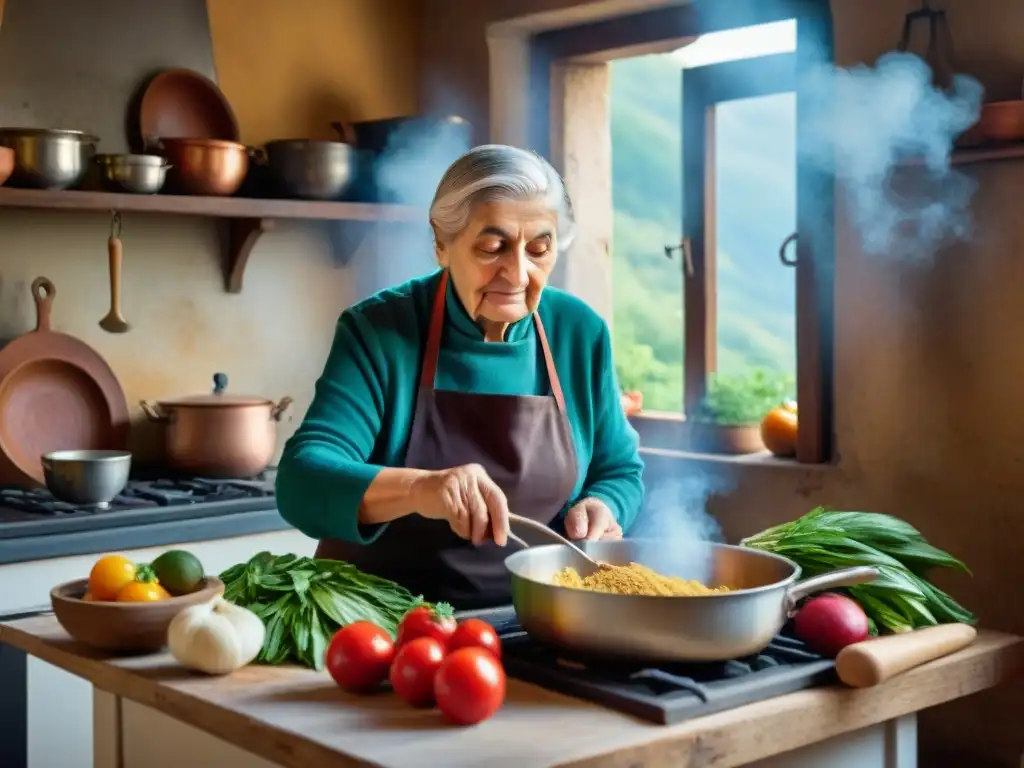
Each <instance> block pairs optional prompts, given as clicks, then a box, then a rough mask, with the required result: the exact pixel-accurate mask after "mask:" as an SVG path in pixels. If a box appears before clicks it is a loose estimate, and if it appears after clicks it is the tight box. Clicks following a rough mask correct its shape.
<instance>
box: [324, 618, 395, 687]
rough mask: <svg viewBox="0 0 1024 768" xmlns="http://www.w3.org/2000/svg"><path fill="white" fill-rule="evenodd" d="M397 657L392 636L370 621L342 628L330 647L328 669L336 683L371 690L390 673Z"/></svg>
mask: <svg viewBox="0 0 1024 768" xmlns="http://www.w3.org/2000/svg"><path fill="white" fill-rule="evenodd" d="M394 657H395V645H394V643H392V642H391V636H390V635H388V633H387V632H385V631H384V630H383V629H381V628H380V627H378V626H377V625H376V624H373V623H372V622H369V621H354V622H352V623H351V624H349V625H347V626H344V627H342V628H341V629H339V630H338V631H337V633H335V635H334V637H333V638H331V644H330V645H329V646H327V658H326V663H327V671H328V672H330V673H331V677H333V678H334V682H336V683H337V684H338V685H340V686H341V687H342V688H344V689H346V690H349V691H368V690H370V689H371V688H375V687H376V686H378V685H380V684H381V683H382V682H383V681H384V680H385V679H386V678H387V676H388V668H389V667H390V666H391V660H392V659H394Z"/></svg>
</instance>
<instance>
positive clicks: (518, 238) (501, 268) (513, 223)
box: [437, 200, 558, 339]
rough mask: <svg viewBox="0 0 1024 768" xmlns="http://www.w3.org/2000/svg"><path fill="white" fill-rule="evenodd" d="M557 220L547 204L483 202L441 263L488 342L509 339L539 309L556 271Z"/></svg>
mask: <svg viewBox="0 0 1024 768" xmlns="http://www.w3.org/2000/svg"><path fill="white" fill-rule="evenodd" d="M557 223H558V222H557V216H556V214H555V212H554V211H552V210H550V209H549V208H548V207H547V206H546V205H545V204H544V203H543V202H520V201H511V200H510V201H503V202H490V203H481V204H479V205H477V206H476V208H474V209H473V214H472V217H471V218H470V221H469V224H468V225H467V226H466V227H465V228H464V229H463V230H462V232H460V233H459V234H458V235H457V236H456V237H455V238H454V239H453V240H451V241H450V242H447V243H444V242H438V245H437V258H438V262H439V263H440V264H441V266H442V267H446V268H447V269H448V271H449V272H450V274H451V279H452V283H453V284H454V286H455V292H456V294H457V295H458V297H459V300H460V301H462V304H463V306H464V307H465V308H466V311H467V312H468V313H469V316H470V317H472V318H473V320H475V321H476V322H477V323H478V324H480V325H481V327H483V328H484V331H485V334H486V335H487V338H489V339H490V338H491V337H492V334H491V333H490V331H491V330H494V331H496V332H497V333H499V334H500V335H499V336H498V338H503V336H504V332H505V329H506V328H507V327H508V326H509V324H511V323H514V322H516V321H518V320H522V319H523V318H524V317H526V316H527V315H529V314H530V313H531V312H533V311H534V310H535V309H536V308H537V304H538V303H539V302H540V295H541V292H542V291H543V290H544V286H545V285H547V282H548V276H549V275H550V274H551V270H552V269H553V268H554V266H555V260H556V258H557V254H558V243H557V241H556V239H555V229H556V226H557Z"/></svg>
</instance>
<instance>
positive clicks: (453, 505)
mask: <svg viewBox="0 0 1024 768" xmlns="http://www.w3.org/2000/svg"><path fill="white" fill-rule="evenodd" d="M412 495H413V503H414V504H415V508H416V511H417V512H418V513H419V514H420V515H422V516H423V517H426V518H428V519H430V520H447V521H448V525H449V526H451V529H452V531H453V532H454V533H455V535H457V536H460V537H461V538H463V539H469V540H470V541H472V542H473V543H474V544H481V543H483V542H484V541H486V540H487V539H490V538H493V539H494V542H495V543H496V544H497V545H498V546H500V547H503V546H505V544H506V543H507V542H508V500H507V499H506V498H505V494H504V492H502V490H501V488H499V487H498V485H497V483H495V482H494V481H493V480H492V479H491V478H490V476H489V475H488V474H487V471H486V470H485V469H484V468H483V467H481V466H480V465H479V464H464V465H463V466H461V467H452V468H451V469H443V470H440V471H437V472H430V473H428V474H426V475H423V476H422V477H420V478H418V479H417V480H416V482H415V483H414V484H413V488H412Z"/></svg>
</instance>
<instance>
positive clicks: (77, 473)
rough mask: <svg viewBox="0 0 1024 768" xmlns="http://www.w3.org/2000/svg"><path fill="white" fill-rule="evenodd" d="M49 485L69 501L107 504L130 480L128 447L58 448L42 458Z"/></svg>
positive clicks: (97, 504)
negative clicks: (95, 449) (113, 449)
mask: <svg viewBox="0 0 1024 768" xmlns="http://www.w3.org/2000/svg"><path fill="white" fill-rule="evenodd" d="M41 461H42V464H43V477H44V479H45V480H46V487H47V488H48V489H49V490H50V493H52V494H53V496H54V498H55V499H59V500H60V501H66V502H67V503H68V504H84V505H87V506H92V507H99V508H104V507H107V506H109V504H110V502H111V501H113V500H114V498H115V497H116V496H117V494H119V493H120V492H121V491H123V490H124V487H125V485H127V484H128V473H129V472H130V471H131V468H132V455H131V454H130V453H128V452H127V451H54V452H53V453H47V454H44V455H43V456H42V458H41Z"/></svg>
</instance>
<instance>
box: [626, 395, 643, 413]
mask: <svg viewBox="0 0 1024 768" xmlns="http://www.w3.org/2000/svg"><path fill="white" fill-rule="evenodd" d="M621 400H622V410H624V411H625V412H626V415H627V416H633V415H634V414H637V413H640V411H642V410H643V409H644V393H643V392H640V391H637V390H631V391H629V392H623V393H622V396H621Z"/></svg>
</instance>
